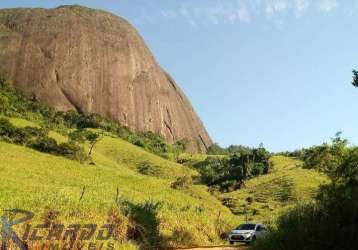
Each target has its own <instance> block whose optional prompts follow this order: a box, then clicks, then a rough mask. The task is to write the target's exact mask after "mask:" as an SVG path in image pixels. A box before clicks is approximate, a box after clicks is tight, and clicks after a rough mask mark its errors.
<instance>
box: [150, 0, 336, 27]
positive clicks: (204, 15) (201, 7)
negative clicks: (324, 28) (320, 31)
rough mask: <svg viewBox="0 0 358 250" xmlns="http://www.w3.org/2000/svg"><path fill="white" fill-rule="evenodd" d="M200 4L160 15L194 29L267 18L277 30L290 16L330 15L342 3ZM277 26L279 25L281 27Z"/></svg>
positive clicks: (186, 3) (220, 0) (187, 1)
mask: <svg viewBox="0 0 358 250" xmlns="http://www.w3.org/2000/svg"><path fill="white" fill-rule="evenodd" d="M153 1H155V0H153ZM178 2H179V1H178ZM198 2H199V1H198ZM198 2H195V1H193V0H181V1H180V3H179V4H178V6H177V8H174V7H173V8H172V9H164V10H160V15H161V16H162V17H164V18H167V19H177V18H182V19H184V20H186V21H187V22H188V23H189V24H190V25H191V26H194V27H195V26H198V25H200V24H204V25H205V24H208V23H209V24H213V25H218V24H228V23H229V24H239V23H251V22H253V21H254V20H255V19H258V18H260V17H263V16H266V17H269V19H270V20H271V22H272V24H273V25H274V26H279V27H283V24H284V21H285V18H288V17H290V16H294V17H296V18H300V17H302V16H303V15H304V14H305V13H306V12H308V11H316V12H323V13H328V12H331V11H333V10H334V9H336V8H338V7H339V1H338V0H216V1H200V3H198ZM277 23H279V24H278V25H277Z"/></svg>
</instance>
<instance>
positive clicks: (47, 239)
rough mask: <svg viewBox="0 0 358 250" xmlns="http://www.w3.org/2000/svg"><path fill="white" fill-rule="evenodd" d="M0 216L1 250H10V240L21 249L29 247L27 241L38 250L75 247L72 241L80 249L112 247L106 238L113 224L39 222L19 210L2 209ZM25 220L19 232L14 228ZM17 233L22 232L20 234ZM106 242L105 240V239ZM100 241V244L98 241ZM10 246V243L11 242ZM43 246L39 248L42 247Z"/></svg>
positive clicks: (27, 212) (31, 214)
mask: <svg viewBox="0 0 358 250" xmlns="http://www.w3.org/2000/svg"><path fill="white" fill-rule="evenodd" d="M3 211H4V212H3V215H2V216H1V226H2V228H1V238H2V241H1V250H7V249H10V245H9V244H10V242H11V243H12V244H15V245H16V246H17V248H18V249H20V250H29V243H30V242H31V243H34V242H37V244H36V245H37V246H40V249H66V250H70V249H74V243H75V242H76V244H77V246H78V245H80V247H81V249H89V250H96V249H102V250H105V249H106V250H113V249H114V244H113V242H111V241H109V240H110V239H111V238H112V237H113V229H114V226H113V225H112V224H104V225H102V226H100V227H98V226H97V224H84V225H81V224H70V225H68V226H65V225H64V224H54V223H47V224H38V225H31V224H30V223H29V222H30V221H31V220H32V219H33V218H34V213H32V212H30V211H26V210H22V209H9V210H3ZM25 222H27V224H26V225H25V230H24V232H23V233H22V234H17V233H16V232H15V231H14V226H15V225H19V224H22V223H25ZM19 235H22V237H20V236H19ZM105 241H107V242H105ZM98 242H99V243H98ZM12 246H13V245H12ZM41 246H42V247H41ZM11 249H12V248H11Z"/></svg>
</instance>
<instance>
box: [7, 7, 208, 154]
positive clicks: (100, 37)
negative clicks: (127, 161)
mask: <svg viewBox="0 0 358 250" xmlns="http://www.w3.org/2000/svg"><path fill="white" fill-rule="evenodd" d="M0 71H2V72H6V73H7V74H9V76H10V77H11V78H12V80H13V82H14V84H15V86H16V87H18V88H20V89H21V90H23V91H24V92H25V93H26V94H27V95H30V96H36V97H38V98H39V99H40V100H42V101H44V102H46V103H48V104H50V105H52V106H54V107H56V108H57V109H59V110H77V111H79V112H94V113H100V114H102V115H104V116H106V117H109V118H111V119H114V120H116V121H118V122H120V123H121V124H123V125H126V126H128V127H130V128H133V129H135V130H136V131H153V132H156V133H159V134H161V135H163V136H164V138H166V140H167V141H168V142H170V143H172V142H174V141H177V140H180V139H184V138H186V139H187V140H188V141H189V148H190V150H192V151H205V150H206V149H207V147H209V146H210V145H211V144H212V141H211V139H210V137H209V135H208V133H207V132H206V130H205V128H204V126H203V124H202V122H201V121H200V119H199V118H198V117H197V115H196V114H195V112H194V110H193V108H192V106H191V105H190V103H189V101H188V99H187V98H186V97H185V95H184V94H183V92H182V91H181V90H180V89H179V87H178V86H177V84H176V83H175V81H174V80H173V79H172V78H171V77H170V76H169V75H168V74H167V73H166V72H164V71H163V69H162V68H161V67H160V66H159V65H158V64H157V62H156V61H155V59H154V58H153V56H152V54H151V52H150V51H149V49H148V48H147V46H146V45H145V43H144V41H143V39H142V38H141V37H140V36H139V34H138V33H137V32H136V30H135V29H134V28H133V27H132V26H131V25H130V24H129V23H128V22H127V21H125V20H124V19H122V18H120V17H118V16H115V15H113V14H110V13H107V12H104V11H98V10H92V9H89V8H85V7H80V6H62V7H58V8H56V9H3V10H0Z"/></svg>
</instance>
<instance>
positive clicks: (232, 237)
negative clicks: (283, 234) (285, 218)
mask: <svg viewBox="0 0 358 250" xmlns="http://www.w3.org/2000/svg"><path fill="white" fill-rule="evenodd" d="M266 233H267V230H266V227H265V226H264V225H262V224H256V223H247V224H241V225H240V226H238V227H237V228H235V229H233V230H232V231H231V232H230V233H229V241H230V244H234V243H235V242H245V243H252V242H254V241H255V240H256V239H259V238H262V237H263V236H265V234H266Z"/></svg>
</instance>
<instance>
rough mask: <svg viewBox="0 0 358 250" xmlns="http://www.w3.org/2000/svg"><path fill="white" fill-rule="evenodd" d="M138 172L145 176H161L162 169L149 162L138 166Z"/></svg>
mask: <svg viewBox="0 0 358 250" xmlns="http://www.w3.org/2000/svg"><path fill="white" fill-rule="evenodd" d="M137 170H138V172H139V173H141V174H143V175H149V176H158V175H159V174H160V168H159V167H158V166H155V165H152V164H151V163H149V162H142V163H140V164H138V166H137Z"/></svg>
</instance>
